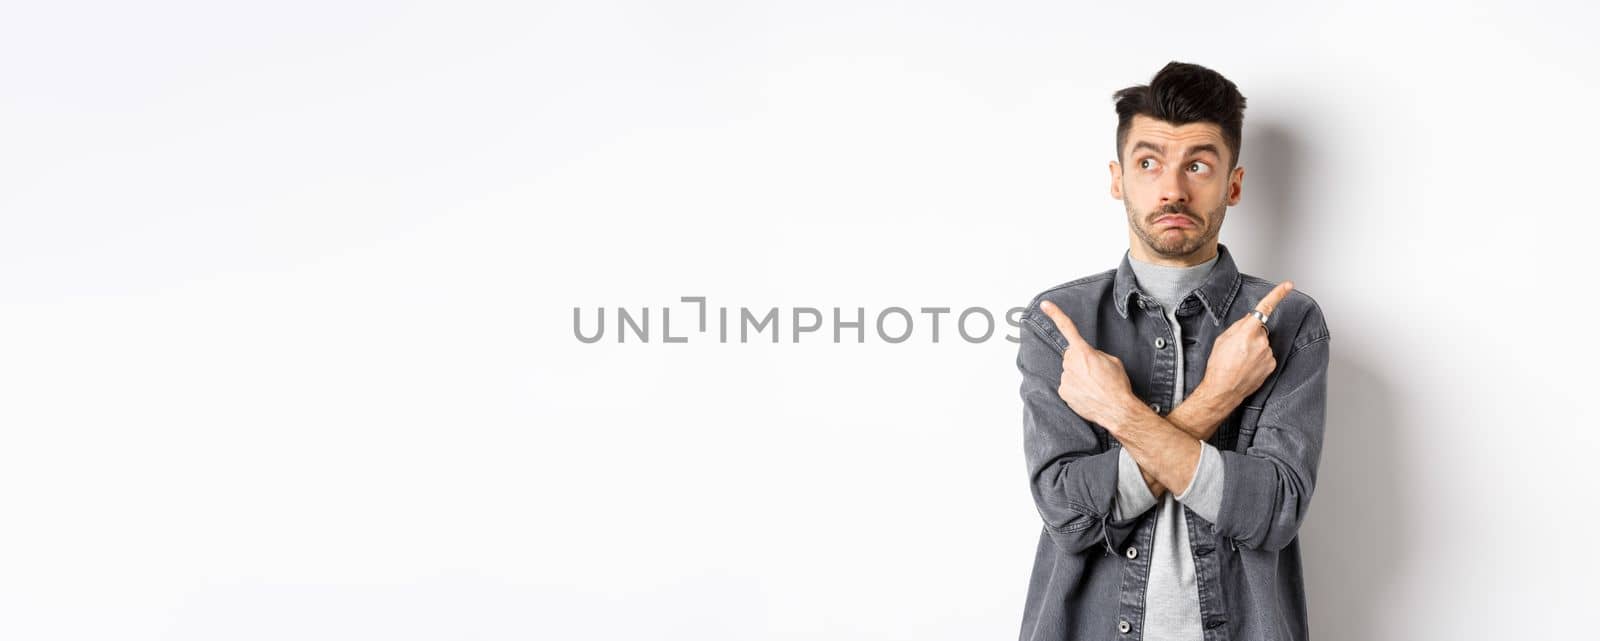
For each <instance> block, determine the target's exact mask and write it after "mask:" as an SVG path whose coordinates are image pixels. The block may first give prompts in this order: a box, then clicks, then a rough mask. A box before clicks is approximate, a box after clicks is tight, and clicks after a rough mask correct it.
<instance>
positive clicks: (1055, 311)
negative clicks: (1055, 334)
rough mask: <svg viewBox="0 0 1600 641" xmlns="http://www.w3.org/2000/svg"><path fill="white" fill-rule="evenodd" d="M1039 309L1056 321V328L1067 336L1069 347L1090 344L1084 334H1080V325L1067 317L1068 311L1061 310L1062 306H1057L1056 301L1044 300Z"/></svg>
mask: <svg viewBox="0 0 1600 641" xmlns="http://www.w3.org/2000/svg"><path fill="white" fill-rule="evenodd" d="M1039 309H1041V310H1043V311H1044V314H1045V316H1049V317H1050V320H1052V321H1055V323H1056V329H1058V330H1061V335H1062V336H1065V337H1067V347H1068V348H1072V347H1075V346H1077V345H1085V346H1087V345H1088V344H1089V343H1088V342H1087V341H1085V340H1083V336H1081V335H1079V334H1078V326H1077V325H1074V324H1073V323H1072V319H1071V318H1068V317H1067V313H1066V312H1063V311H1061V308H1060V307H1056V304H1055V303H1052V302H1050V301H1044V302H1043V303H1040V304H1039Z"/></svg>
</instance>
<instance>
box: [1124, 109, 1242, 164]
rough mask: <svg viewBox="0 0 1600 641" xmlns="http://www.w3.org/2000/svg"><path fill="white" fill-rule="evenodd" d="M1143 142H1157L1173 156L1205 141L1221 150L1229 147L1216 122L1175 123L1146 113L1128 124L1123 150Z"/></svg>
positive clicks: (1135, 117) (1138, 115)
mask: <svg viewBox="0 0 1600 641" xmlns="http://www.w3.org/2000/svg"><path fill="white" fill-rule="evenodd" d="M1140 141H1144V142H1149V143H1154V144H1155V145H1157V146H1160V147H1163V148H1165V149H1166V151H1167V153H1168V154H1173V155H1176V154H1181V153H1183V152H1184V151H1185V150H1186V149H1188V148H1190V147H1193V146H1196V145H1204V144H1210V145H1215V146H1216V148H1217V149H1218V150H1219V151H1221V150H1225V149H1227V147H1225V146H1224V144H1223V141H1222V128H1221V127H1219V126H1217V125H1216V124H1213V123H1209V122H1190V123H1184V124H1182V125H1174V124H1172V123H1170V122H1167V121H1165V120H1158V119H1155V118H1151V117H1149V116H1146V115H1144V114H1137V115H1135V116H1134V117H1133V122H1131V123H1129V124H1128V139H1127V140H1126V141H1124V142H1123V151H1128V150H1130V149H1133V146H1134V145H1135V144H1138V143H1139V142H1140Z"/></svg>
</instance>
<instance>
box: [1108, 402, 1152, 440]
mask: <svg viewBox="0 0 1600 641" xmlns="http://www.w3.org/2000/svg"><path fill="white" fill-rule="evenodd" d="M1111 414H1112V415H1111V416H1108V417H1106V418H1107V420H1106V422H1105V423H1103V424H1101V427H1104V428H1106V431H1108V432H1111V434H1112V435H1116V434H1119V433H1121V432H1122V431H1123V429H1124V428H1125V427H1126V426H1127V425H1128V424H1129V423H1132V422H1133V421H1135V420H1138V418H1139V417H1140V416H1141V415H1142V414H1151V415H1154V414H1155V410H1152V409H1150V406H1148V405H1145V404H1144V401H1141V400H1139V399H1138V397H1135V396H1133V395H1132V394H1129V395H1127V396H1126V397H1124V398H1122V399H1121V400H1120V401H1119V402H1118V403H1116V404H1115V405H1113V406H1112V412H1111Z"/></svg>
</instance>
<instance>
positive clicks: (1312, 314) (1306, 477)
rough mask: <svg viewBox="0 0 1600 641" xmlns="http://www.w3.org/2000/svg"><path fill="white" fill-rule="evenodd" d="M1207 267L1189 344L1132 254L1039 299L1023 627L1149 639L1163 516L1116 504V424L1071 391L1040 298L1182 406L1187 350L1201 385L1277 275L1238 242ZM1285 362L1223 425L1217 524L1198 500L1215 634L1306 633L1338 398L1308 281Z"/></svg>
mask: <svg viewBox="0 0 1600 641" xmlns="http://www.w3.org/2000/svg"><path fill="white" fill-rule="evenodd" d="M1217 251H1218V258H1217V262H1216V263H1215V264H1214V265H1213V266H1212V269H1211V272H1210V273H1209V275H1208V276H1207V278H1206V281H1205V282H1204V283H1203V284H1202V285H1201V286H1200V287H1199V288H1198V289H1196V290H1195V291H1194V292H1193V293H1192V294H1190V295H1189V296H1188V297H1187V298H1185V299H1184V301H1183V302H1182V304H1181V305H1180V306H1179V307H1178V312H1177V317H1178V322H1179V323H1181V324H1182V330H1183V331H1182V337H1183V340H1182V345H1177V344H1174V341H1173V335H1174V333H1173V331H1172V327H1171V325H1170V324H1169V322H1168V321H1167V318H1166V316H1165V315H1164V314H1163V313H1162V311H1161V307H1160V305H1159V304H1158V303H1156V301H1155V300H1154V299H1153V298H1150V297H1149V295H1148V294H1147V293H1146V292H1144V291H1143V290H1141V289H1140V288H1139V286H1138V283H1137V282H1136V279H1135V278H1134V274H1133V268H1132V265H1131V264H1130V262H1129V258H1128V254H1127V253H1126V252H1124V254H1123V257H1122V264H1121V265H1119V266H1118V267H1117V268H1116V269H1114V270H1108V271H1105V272H1101V273H1098V274H1094V275H1090V276H1085V277H1083V278H1079V279H1077V280H1074V281H1070V282H1067V283H1063V284H1061V285H1057V286H1055V287H1052V288H1050V289H1048V290H1045V291H1044V292H1043V293H1040V294H1039V295H1038V296H1036V297H1034V299H1033V301H1032V302H1030V303H1029V304H1028V306H1027V310H1026V311H1025V312H1024V315H1023V319H1022V325H1023V327H1024V329H1023V330H1022V331H1021V343H1020V345H1019V347H1018V353H1017V369H1019V370H1021V372H1022V388H1021V394H1022V425H1023V446H1024V450H1025V452H1024V453H1025V458H1026V461H1027V468H1028V486H1029V490H1030V491H1031V492H1032V494H1033V501H1034V504H1035V506H1036V507H1038V510H1039V516H1040V517H1041V518H1042V519H1043V521H1044V522H1043V526H1042V528H1041V529H1040V532H1039V543H1038V548H1037V550H1036V552H1035V556H1034V561H1033V572H1032V576H1031V577H1030V581H1029V584H1028V596H1027V601H1026V604H1025V607H1024V609H1023V616H1022V633H1021V637H1020V638H1021V639H1022V641H1066V640H1070V641H1092V640H1094V639H1107V640H1116V641H1165V640H1162V639H1149V640H1144V636H1143V634H1144V629H1143V627H1144V626H1143V624H1144V608H1145V599H1144V596H1145V586H1146V582H1147V581H1148V580H1149V576H1150V573H1149V570H1150V566H1149V559H1150V558H1151V556H1152V555H1151V554H1150V546H1151V545H1152V544H1153V540H1154V531H1155V519H1154V517H1155V515H1157V514H1158V513H1159V510H1146V511H1145V512H1143V513H1141V514H1139V515H1137V516H1134V517H1130V518H1128V519H1125V520H1115V519H1114V518H1113V512H1112V506H1113V501H1114V499H1115V498H1116V494H1117V462H1118V461H1117V457H1118V451H1117V448H1119V447H1121V446H1122V445H1121V443H1119V442H1117V440H1116V438H1115V437H1113V436H1111V434H1110V433H1109V432H1107V431H1106V430H1105V429H1104V428H1102V427H1101V426H1099V425H1095V424H1093V423H1090V422H1088V421H1085V420H1084V419H1083V418H1081V417H1079V416H1078V415H1077V413H1075V412H1073V411H1072V409H1071V408H1069V407H1068V406H1067V404H1066V403H1065V402H1063V401H1062V400H1061V397H1060V396H1059V395H1058V394H1057V389H1056V388H1057V387H1058V386H1059V385H1060V382H1061V353H1062V351H1063V350H1065V349H1066V345H1067V341H1066V339H1065V338H1064V337H1063V336H1062V335H1061V333H1060V331H1058V330H1057V329H1056V326H1055V323H1053V322H1052V321H1051V320H1050V318H1049V317H1048V316H1046V315H1045V314H1044V312H1043V311H1042V310H1041V309H1040V308H1039V303H1041V302H1042V301H1045V300H1049V301H1051V302H1053V303H1055V304H1056V305H1057V306H1058V307H1060V308H1061V309H1062V311H1064V312H1066V313H1067V315H1068V316H1070V317H1071V318H1072V321H1073V323H1074V325H1076V326H1077V329H1078V332H1079V333H1080V334H1082V335H1083V338H1084V340H1085V341H1088V343H1089V344H1090V345H1093V346H1094V347H1095V348H1096V349H1099V350H1101V351H1103V352H1106V353H1108V354H1112V355H1115V356H1117V357H1118V358H1120V359H1122V363H1123V366H1124V367H1125V368H1126V369H1127V372H1128V378H1129V379H1130V382H1131V383H1132V386H1133V392H1134V394H1135V395H1137V396H1138V397H1139V398H1140V399H1141V400H1143V401H1144V402H1145V404H1147V405H1149V406H1150V407H1151V408H1152V409H1154V410H1155V411H1156V413H1157V414H1160V415H1162V416H1165V415H1167V414H1168V413H1170V412H1171V411H1172V407H1173V401H1174V395H1173V377H1175V376H1177V375H1178V372H1176V357H1175V356H1174V353H1173V351H1172V350H1174V349H1182V350H1184V361H1185V362H1186V363H1189V364H1190V365H1189V366H1187V367H1185V369H1186V370H1187V371H1186V372H1184V373H1183V375H1184V381H1183V385H1184V390H1185V392H1184V397H1185V398H1187V397H1188V394H1189V393H1191V392H1192V391H1193V390H1194V388H1195V386H1196V385H1198V384H1199V383H1200V381H1201V379H1202V378H1203V375H1204V370H1205V363H1206V362H1207V360H1208V359H1209V358H1210V355H1211V347H1212V344H1213V343H1214V342H1215V341H1216V339H1217V336H1218V335H1220V334H1221V333H1222V331H1223V330H1226V329H1227V328H1228V325H1229V324H1231V323H1233V322H1234V321H1236V320H1238V319H1240V318H1242V317H1243V316H1245V315H1246V314H1248V313H1249V312H1250V310H1251V309H1254V308H1255V306H1256V304H1257V303H1259V302H1260V301H1261V299H1262V298H1263V297H1265V296H1266V295H1267V293H1268V292H1269V291H1271V290H1272V288H1273V287H1275V286H1276V285H1277V284H1276V283H1274V282H1271V281H1268V280H1264V279H1261V278H1256V277H1254V276H1250V275H1248V274H1242V273H1240V272H1239V270H1238V268H1237V267H1236V266H1235V265H1234V262H1233V258H1232V256H1231V255H1230V252H1229V251H1228V248H1227V247H1226V246H1225V245H1221V244H1219V245H1218V247H1217ZM1268 327H1269V331H1268V336H1269V343H1270V344H1271V347H1272V353H1273V356H1274V357H1275V358H1276V360H1277V367H1276V369H1274V370H1273V372H1272V373H1271V374H1270V375H1269V376H1268V377H1267V379H1266V381H1265V382H1263V383H1262V384H1261V387H1260V388H1258V389H1257V390H1256V391H1255V392H1254V393H1252V394H1251V395H1250V396H1249V397H1247V398H1246V399H1245V400H1244V402H1243V403H1241V404H1240V405H1239V406H1238V407H1236V408H1235V409H1234V411H1233V412H1232V413H1231V414H1230V415H1229V416H1228V417H1227V419H1226V420H1225V421H1224V422H1223V423H1222V425H1221V426H1219V427H1218V428H1217V431H1216V432H1215V433H1214V434H1213V435H1212V436H1211V438H1210V439H1209V441H1208V442H1209V443H1211V444H1212V445H1214V446H1216V447H1217V449H1218V450H1220V451H1221V453H1222V461H1223V469H1224V475H1223V477H1224V484H1223V497H1222V506H1221V511H1220V512H1219V513H1218V516H1217V522H1216V523H1210V522H1207V521H1206V520H1205V519H1204V518H1202V517H1200V516H1199V515H1198V514H1196V513H1195V512H1194V511H1193V510H1190V509H1189V508H1188V507H1184V509H1183V515H1184V520H1185V521H1186V527H1187V528H1188V534H1189V545H1190V552H1191V553H1192V554H1193V555H1194V562H1195V580H1196V583H1197V584H1198V588H1199V590H1198V592H1199V595H1198V596H1199V600H1200V616H1201V623H1202V626H1203V628H1204V630H1203V634H1204V640H1205V641H1226V640H1231V641H1256V640H1268V639H1270V640H1272V641H1305V640H1306V639H1307V638H1308V637H1309V630H1308V626H1307V621H1306V600H1305V588H1304V581H1303V577H1302V572H1301V564H1300V546H1299V540H1298V533H1299V528H1300V523H1301V522H1302V521H1304V520H1305V518H1306V513H1307V510H1309V509H1310V507H1311V493H1312V488H1314V487H1315V486H1316V480H1317V464H1318V461H1319V459H1320V456H1321V452H1322V432H1323V421H1324V416H1325V413H1326V405H1327V384H1328V327H1327V324H1326V323H1325V322H1324V321H1323V317H1322V310H1321V308H1319V307H1318V306H1317V303H1316V300H1315V299H1313V298H1312V297H1311V296H1309V295H1307V294H1306V293H1305V291H1304V290H1301V289H1299V288H1298V287H1297V288H1295V289H1293V290H1291V291H1290V292H1289V295H1288V296H1287V297H1285V298H1284V299H1283V301H1282V302H1281V303H1279V305H1278V308H1277V309H1276V310H1274V312H1273V314H1272V316H1271V318H1270V319H1269V321H1268Z"/></svg>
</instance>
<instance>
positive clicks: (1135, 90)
mask: <svg viewBox="0 0 1600 641" xmlns="http://www.w3.org/2000/svg"><path fill="white" fill-rule="evenodd" d="M1112 98H1114V99H1115V100H1116V101H1117V161H1118V162H1121V161H1122V148H1123V145H1126V144H1128V128H1129V127H1131V126H1132V125H1133V117H1134V116H1135V115H1139V114H1143V115H1145V116H1149V117H1151V118H1155V119H1157V120H1164V121H1166V122H1169V123H1172V124H1174V125H1183V124H1188V123H1191V122H1209V123H1211V124H1214V125H1216V126H1218V127H1220V128H1222V141H1223V142H1224V143H1226V144H1227V146H1228V153H1229V154H1231V155H1232V156H1233V157H1232V158H1230V159H1229V160H1228V170H1229V171H1232V170H1233V168H1234V167H1235V166H1237V165H1238V164H1239V143H1240V139H1241V138H1242V134H1241V132H1242V131H1243V129H1244V96H1242V95H1240V94H1239V88H1238V87H1236V86H1234V84H1233V81H1231V80H1228V79H1227V78H1224V77H1222V74H1220V73H1217V72H1215V71H1212V70H1210V69H1207V68H1205V67H1202V66H1200V65H1196V64H1189V63H1187V62H1177V61H1173V62H1169V63H1167V66H1165V67H1162V68H1161V71H1158V72H1156V76H1155V77H1154V78H1151V79H1150V84H1148V85H1135V86H1132V87H1128V88H1127V89H1122V90H1120V91H1118V92H1116V93H1115V94H1112Z"/></svg>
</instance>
